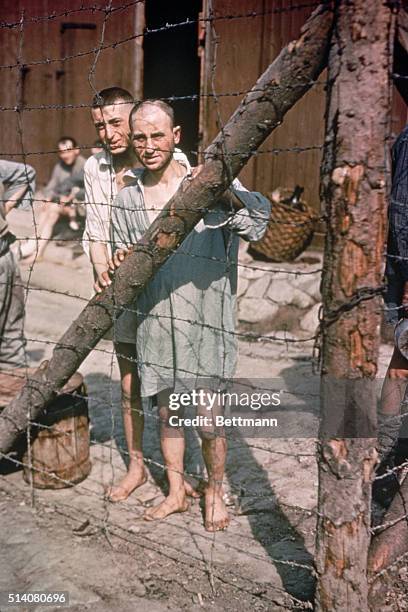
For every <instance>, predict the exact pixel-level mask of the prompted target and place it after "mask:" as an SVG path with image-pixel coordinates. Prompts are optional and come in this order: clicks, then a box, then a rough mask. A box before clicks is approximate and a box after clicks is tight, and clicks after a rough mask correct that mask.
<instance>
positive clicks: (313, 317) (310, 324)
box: [300, 304, 321, 334]
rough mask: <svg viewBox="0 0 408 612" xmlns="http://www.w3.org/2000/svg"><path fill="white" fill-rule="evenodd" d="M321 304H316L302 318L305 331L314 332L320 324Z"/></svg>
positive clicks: (301, 324)
mask: <svg viewBox="0 0 408 612" xmlns="http://www.w3.org/2000/svg"><path fill="white" fill-rule="evenodd" d="M320 306H321V304H315V305H314V306H313V308H311V309H310V310H309V312H308V313H306V314H305V316H304V317H303V318H302V319H301V320H300V327H301V329H303V330H304V331H307V332H310V333H311V334H314V333H315V332H316V330H317V327H318V325H319V310H320Z"/></svg>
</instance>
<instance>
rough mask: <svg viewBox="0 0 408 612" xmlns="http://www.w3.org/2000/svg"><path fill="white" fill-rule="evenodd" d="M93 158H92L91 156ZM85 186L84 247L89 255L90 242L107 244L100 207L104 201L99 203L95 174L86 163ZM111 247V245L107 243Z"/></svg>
mask: <svg viewBox="0 0 408 612" xmlns="http://www.w3.org/2000/svg"><path fill="white" fill-rule="evenodd" d="M90 159H91V158H90ZM84 187H85V209H86V219H85V230H84V234H83V237H82V248H83V249H84V251H85V253H86V254H87V256H88V257H89V256H90V255H89V243H90V242H102V243H103V244H106V231H105V229H104V224H103V219H102V218H101V214H100V211H99V208H100V207H101V206H102V203H97V202H96V200H95V195H94V190H93V175H92V171H91V168H90V167H89V165H88V164H86V165H85V172H84ZM107 247H108V249H109V245H107Z"/></svg>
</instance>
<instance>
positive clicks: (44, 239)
mask: <svg viewBox="0 0 408 612" xmlns="http://www.w3.org/2000/svg"><path fill="white" fill-rule="evenodd" d="M58 157H59V162H58V163H57V164H55V166H54V168H53V171H52V174H51V178H50V180H49V181H48V183H47V185H46V186H45V187H44V189H43V197H44V200H43V203H42V206H41V208H40V215H39V220H38V228H37V235H36V237H35V238H30V239H29V240H27V241H26V242H25V243H24V244H22V245H21V256H22V258H23V259H24V261H25V263H27V264H31V263H33V262H34V261H35V260H37V261H38V260H40V259H41V258H42V256H43V254H44V251H45V249H46V248H47V244H48V242H49V240H50V239H51V237H52V233H53V230H54V227H55V225H56V224H57V222H58V220H59V219H60V218H61V217H68V219H69V224H70V227H71V229H72V230H74V231H76V230H78V229H79V224H78V221H77V215H78V209H77V207H78V205H79V203H80V202H83V200H84V196H85V192H84V166H85V161H86V160H85V158H84V157H82V155H81V154H80V150H79V149H78V145H77V143H76V141H75V139H74V138H72V137H71V136H64V137H62V138H60V139H59V141H58ZM37 242H38V245H37Z"/></svg>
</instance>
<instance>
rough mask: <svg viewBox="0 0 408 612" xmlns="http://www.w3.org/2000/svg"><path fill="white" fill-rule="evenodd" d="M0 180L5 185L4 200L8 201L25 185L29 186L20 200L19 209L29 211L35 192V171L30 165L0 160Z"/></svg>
mask: <svg viewBox="0 0 408 612" xmlns="http://www.w3.org/2000/svg"><path fill="white" fill-rule="evenodd" d="M0 179H1V181H2V182H3V184H4V187H5V190H4V194H3V200H4V201H7V200H9V199H10V198H12V197H13V194H14V193H16V191H18V190H20V189H21V187H22V186H23V185H27V191H26V192H25V194H24V195H23V196H22V197H21V198H20V200H19V202H18V204H17V208H21V209H23V210H28V209H29V208H30V206H31V204H32V201H33V196H34V192H35V170H34V168H33V167H32V166H29V165H28V164H21V163H19V162H12V161H7V160H3V159H2V160H0Z"/></svg>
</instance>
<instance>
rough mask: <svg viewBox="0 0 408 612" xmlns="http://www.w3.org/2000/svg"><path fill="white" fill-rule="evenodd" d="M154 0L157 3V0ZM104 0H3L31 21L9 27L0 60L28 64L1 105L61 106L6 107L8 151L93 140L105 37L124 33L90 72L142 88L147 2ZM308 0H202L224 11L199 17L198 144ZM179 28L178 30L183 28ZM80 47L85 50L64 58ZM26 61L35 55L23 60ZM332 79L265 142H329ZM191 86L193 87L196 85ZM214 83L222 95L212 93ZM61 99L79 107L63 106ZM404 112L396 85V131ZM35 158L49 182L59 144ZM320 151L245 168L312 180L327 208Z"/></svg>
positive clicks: (2, 146)
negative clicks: (107, 7) (107, 8)
mask: <svg viewBox="0 0 408 612" xmlns="http://www.w3.org/2000/svg"><path fill="white" fill-rule="evenodd" d="M146 1H147V2H150V3H151V6H153V7H154V4H155V0H146ZM95 4H96V5H99V6H104V3H103V2H101V1H98V2H95V0H70V1H69V2H66V1H65V0H2V2H1V3H0V22H8V23H10V22H18V21H19V20H20V18H21V15H22V11H23V10H24V19H25V20H26V23H25V24H24V27H23V28H22V29H20V28H19V27H16V28H0V65H1V66H4V65H9V64H15V63H17V61H19V63H20V65H22V68H0V75H1V83H2V87H1V88H0V106H2V107H3V106H5V107H12V108H14V107H15V106H17V105H18V104H19V103H20V102H24V104H25V105H27V106H28V107H31V106H36V105H44V104H45V105H51V106H53V105H56V106H57V108H55V109H54V108H51V109H48V110H24V111H23V112H21V113H16V112H15V111H4V112H1V113H0V151H1V153H2V154H3V156H4V154H5V153H10V154H11V153H15V154H18V153H21V152H22V150H24V151H26V152H27V153H31V152H36V151H52V150H54V149H55V143H56V141H57V140H58V138H59V137H60V136H62V135H72V136H74V137H75V138H76V139H77V140H78V142H79V143H80V145H82V146H83V147H87V146H89V145H91V144H92V142H93V141H94V139H95V133H94V130H93V126H92V123H91V121H90V117H89V108H87V107H85V108H81V107H80V106H81V104H84V105H87V104H89V102H90V99H91V97H92V92H93V90H92V86H91V84H90V82H89V77H90V72H91V69H92V66H93V63H94V61H95V52H94V50H95V49H97V48H98V47H99V46H100V45H108V46H109V45H113V44H114V43H116V45H115V46H114V48H113V47H110V48H107V49H102V50H101V52H100V55H99V57H98V61H97V64H96V70H95V73H94V74H93V75H92V78H91V81H92V83H93V86H94V87H95V88H96V89H100V88H102V87H106V86H110V85H112V84H118V85H121V86H122V87H125V88H126V89H129V90H130V91H131V92H132V93H133V94H134V95H135V97H141V96H142V95H143V65H144V62H143V38H142V36H141V34H142V33H143V28H144V23H145V22H144V6H143V4H142V3H138V4H134V3H133V4H131V5H130V6H127V5H128V4H129V3H128V2H126V1H125V0H113V2H112V7H113V8H118V9H120V10H117V11H115V12H113V13H112V14H110V15H109V16H108V17H107V18H106V20H104V17H105V16H104V13H102V12H100V11H94V10H92V7H93V6H95ZM299 4H302V3H299V2H298V0H211V3H210V0H203V7H202V10H203V12H202V15H203V16H204V17H208V16H210V14H212V15H213V16H214V17H215V19H214V21H212V22H209V21H205V22H200V23H199V24H197V53H199V55H200V57H201V92H200V93H201V94H203V96H202V97H201V98H200V125H199V131H200V142H199V143H197V147H195V149H197V148H198V147H199V148H201V149H202V148H203V147H205V146H206V145H207V144H208V143H209V142H211V140H212V138H213V137H214V136H215V134H216V133H217V132H218V130H219V127H220V122H221V124H222V123H223V122H225V121H226V120H227V119H228V117H229V116H230V115H231V114H232V112H233V111H234V110H235V108H236V107H237V106H238V104H239V102H240V100H241V99H242V97H243V93H242V92H245V91H246V90H248V89H249V88H251V87H252V86H253V84H254V83H255V81H256V79H257V78H258V76H259V75H260V74H261V73H262V71H263V70H264V69H265V68H266V66H267V65H268V64H269V63H270V62H271V61H272V60H273V59H274V58H275V57H276V56H277V55H278V53H279V52H280V50H281V49H282V47H283V46H284V45H286V44H287V43H288V42H289V41H290V40H293V39H294V38H296V37H297V36H298V35H299V32H300V29H301V27H302V25H303V23H304V22H305V20H306V19H307V17H308V16H309V15H310V13H311V11H312V7H310V6H309V7H304V8H296V7H297V6H298V5H299ZM305 4H310V3H305ZM316 4H317V2H316ZM87 6H89V7H90V8H89V10H86V7H87ZM157 6H158V5H157ZM210 6H211V10H212V13H210ZM120 7H122V8H120ZM65 8H68V10H69V11H70V14H68V15H61V16H57V17H55V18H54V17H52V16H53V14H57V15H58V13H62V12H64V9H65ZM84 9H85V10H84ZM72 11H75V12H72ZM45 15H49V16H51V17H52V18H50V19H42V20H40V21H35V20H34V21H32V22H30V19H31V18H33V17H35V16H45ZM104 21H105V33H104V37H103V40H102V30H103V25H104ZM170 21H171V20H170ZM163 25H164V24H163ZM170 31H172V36H174V37H177V36H178V32H179V31H180V29H179V28H174V29H173V30H170ZM135 34H136V35H137V36H136V38H135ZM152 36H155V34H153V35H152ZM129 38H130V40H127V39H129ZM126 40H127V41H126ZM154 40H156V39H154ZM169 44H170V42H169ZM81 53H83V55H82V56H80V57H75V58H72V59H64V58H66V57H67V56H70V55H78V54H81ZM46 58H59V61H56V62H50V63H44V60H45V59H46ZM148 60H149V58H145V65H146V66H149V63H148ZM36 62H39V63H38V64H36ZM30 63H35V65H29V64H30ZM24 64H28V65H27V66H26V67H24ZM158 79H160V74H158ZM324 80H325V75H322V77H321V79H320V81H319V83H318V84H317V85H315V86H314V87H313V88H312V90H311V91H310V92H309V93H308V94H307V95H306V96H305V97H304V98H303V99H302V100H300V102H299V103H298V104H297V105H296V106H295V107H294V108H293V109H292V110H291V111H290V112H289V113H288V114H287V115H286V117H285V119H284V122H283V125H282V126H280V127H279V128H278V129H277V130H275V132H274V133H273V134H272V135H271V136H270V138H269V139H268V140H267V141H266V142H265V143H264V145H263V146H262V148H261V151H265V150H267V151H270V150H274V149H294V148H296V147H299V148H303V147H313V146H320V145H322V143H323V131H324V108H325V91H324ZM187 89H188V87H187V88H186V91H185V93H187V94H188V93H194V92H190V91H187ZM197 93H198V92H197ZM214 93H216V94H218V97H216V98H215V97H211V95H212V94H214ZM165 95H168V94H167V93H166V94H165ZM61 105H62V106H64V105H72V106H73V107H74V108H72V109H70V108H65V109H61V108H59V106H61ZM18 116H20V118H21V125H22V142H21V138H20V136H19V132H18ZM405 122H406V105H405V103H404V102H403V101H402V99H401V98H400V97H399V95H398V94H397V92H396V91H395V95H394V101H393V110H392V129H393V133H394V134H397V133H398V132H399V131H400V129H401V128H402V127H403V125H405ZM16 159H17V157H16ZM27 159H28V161H29V162H31V163H32V164H33V165H34V166H35V167H36V169H37V173H38V179H39V182H43V181H45V180H46V179H47V177H48V175H49V171H50V169H51V168H52V165H53V164H54V163H55V154H54V153H49V154H42V155H28V156H27ZM320 161H321V150H320V149H319V150H310V151H305V152H296V151H283V152H280V153H279V154H277V153H273V152H268V153H262V152H260V153H259V154H258V155H256V156H254V158H253V159H252V160H251V161H250V162H249V164H248V165H247V167H246V168H245V169H244V170H243V171H242V173H241V178H242V180H243V182H244V183H245V185H246V186H247V187H248V188H254V189H257V190H259V191H261V192H263V193H265V194H268V193H269V192H270V191H272V190H273V189H274V188H276V187H277V186H285V187H293V186H294V185H295V184H296V183H298V184H300V185H303V186H304V187H305V197H306V199H307V200H308V202H309V203H310V204H311V205H313V206H314V207H315V208H316V209H317V210H318V209H319V208H320V205H319V195H318V188H319V172H320Z"/></svg>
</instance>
